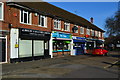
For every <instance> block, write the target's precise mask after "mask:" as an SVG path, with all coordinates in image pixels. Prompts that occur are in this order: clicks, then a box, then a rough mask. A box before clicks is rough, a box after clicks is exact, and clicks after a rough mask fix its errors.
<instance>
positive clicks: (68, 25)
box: [64, 22, 70, 31]
mask: <svg viewBox="0 0 120 80" xmlns="http://www.w3.org/2000/svg"><path fill="white" fill-rule="evenodd" d="M65 27H66V28H65ZM65 29H66V30H65ZM64 31H70V23H66V22H65V23H64Z"/></svg>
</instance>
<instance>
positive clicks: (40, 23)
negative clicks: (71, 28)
mask: <svg viewBox="0 0 120 80" xmlns="http://www.w3.org/2000/svg"><path fill="white" fill-rule="evenodd" d="M39 18H40V21H42V18H44V26H42V22H40V21H39ZM38 25H39V26H41V27H46V28H47V17H46V16H43V15H39V17H38Z"/></svg>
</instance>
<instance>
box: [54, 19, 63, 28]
mask: <svg viewBox="0 0 120 80" xmlns="http://www.w3.org/2000/svg"><path fill="white" fill-rule="evenodd" d="M54 29H58V30H60V29H61V21H60V20H58V19H55V20H54Z"/></svg>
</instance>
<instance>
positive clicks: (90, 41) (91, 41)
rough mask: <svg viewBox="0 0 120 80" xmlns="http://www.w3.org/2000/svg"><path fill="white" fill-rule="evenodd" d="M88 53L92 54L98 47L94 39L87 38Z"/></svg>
mask: <svg viewBox="0 0 120 80" xmlns="http://www.w3.org/2000/svg"><path fill="white" fill-rule="evenodd" d="M86 41H87V42H86V53H88V54H91V53H92V51H93V49H94V48H95V47H96V42H95V40H94V39H91V38H86Z"/></svg>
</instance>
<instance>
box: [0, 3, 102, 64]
mask: <svg viewBox="0 0 120 80" xmlns="http://www.w3.org/2000/svg"><path fill="white" fill-rule="evenodd" d="M35 5H36V6H37V7H36V6H35ZM46 5H47V6H46ZM54 10H55V11H54ZM0 12H1V13H0V43H1V44H2V46H1V47H2V48H1V49H2V50H1V52H0V55H1V56H2V57H1V58H0V59H1V62H14V61H15V62H16V61H26V60H27V61H28V60H36V59H41V58H50V57H51V58H53V57H56V56H65V55H80V54H84V53H87V52H89V51H90V50H92V48H94V47H96V46H99V45H101V44H100V42H102V41H103V40H104V36H103V32H104V31H103V30H102V29H100V28H98V27H97V26H95V25H94V24H92V23H90V22H89V21H87V20H85V19H84V18H81V17H80V16H77V15H75V14H72V13H70V12H67V11H65V10H63V9H60V8H58V7H56V6H53V5H51V4H49V3H46V2H42V3H41V2H38V3H35V2H34V3H30V2H26V3H23V2H21V3H20V2H0ZM59 13H61V14H59ZM73 17H74V18H73ZM81 21H82V23H81Z"/></svg>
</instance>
